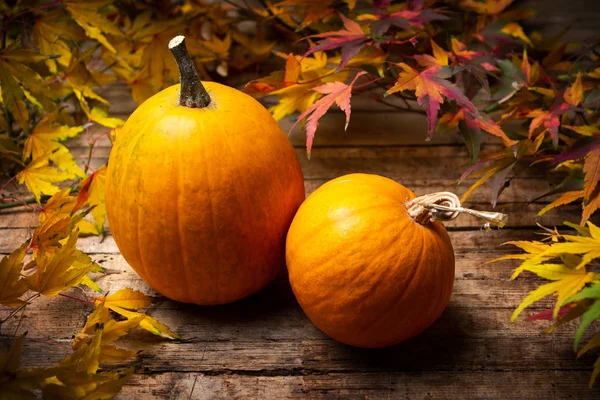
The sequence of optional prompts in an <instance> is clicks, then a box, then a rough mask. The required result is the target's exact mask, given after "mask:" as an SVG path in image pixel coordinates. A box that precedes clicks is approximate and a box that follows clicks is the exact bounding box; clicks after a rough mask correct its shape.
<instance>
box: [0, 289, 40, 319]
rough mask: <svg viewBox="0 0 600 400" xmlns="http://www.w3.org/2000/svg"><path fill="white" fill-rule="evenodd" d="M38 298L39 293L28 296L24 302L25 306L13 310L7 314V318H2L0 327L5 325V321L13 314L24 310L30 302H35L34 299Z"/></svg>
mask: <svg viewBox="0 0 600 400" xmlns="http://www.w3.org/2000/svg"><path fill="white" fill-rule="evenodd" d="M40 296H41V294H40V293H36V294H34V295H32V296H30V297H29V298H28V299H27V300H25V302H26V304H23V305H22V306H20V307H18V308H15V309H14V310H13V311H11V313H10V314H8V316H7V317H6V318H4V319H3V320H2V321H0V325H2V324H3V323H5V322H6V321H8V320H9V319H10V318H12V317H13V316H14V315H15V314H17V313H18V312H19V311H21V310H22V309H24V308H25V307H27V306H28V305H29V302H30V301H32V300H35V299H37V298H38V297H40Z"/></svg>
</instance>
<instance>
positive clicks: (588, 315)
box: [574, 301, 600, 349]
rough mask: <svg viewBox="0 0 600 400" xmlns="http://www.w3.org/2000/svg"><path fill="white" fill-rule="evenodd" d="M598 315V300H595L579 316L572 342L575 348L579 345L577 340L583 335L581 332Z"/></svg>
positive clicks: (599, 307) (599, 302)
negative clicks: (579, 319) (579, 320)
mask: <svg viewBox="0 0 600 400" xmlns="http://www.w3.org/2000/svg"><path fill="white" fill-rule="evenodd" d="M599 317H600V301H596V302H594V304H592V306H591V307H590V308H589V309H588V310H587V311H586V312H585V314H583V316H582V317H581V323H580V324H579V327H578V328H577V332H576V333H575V343H574V346H575V349H577V347H579V342H580V341H581V336H583V333H584V332H585V330H586V328H587V327H588V326H590V324H591V323H592V322H594V320H596V319H597V318H599Z"/></svg>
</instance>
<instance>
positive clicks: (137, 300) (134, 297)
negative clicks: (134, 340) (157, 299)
mask: <svg viewBox="0 0 600 400" xmlns="http://www.w3.org/2000/svg"><path fill="white" fill-rule="evenodd" d="M150 303H151V300H150V298H149V297H148V296H146V295H144V294H143V293H141V292H138V291H136V290H132V289H129V288H125V289H121V290H119V291H117V292H115V293H114V294H112V295H110V296H106V297H104V298H101V299H96V304H97V306H96V307H104V306H106V308H109V309H111V310H112V311H114V312H116V313H118V314H120V315H122V316H124V317H125V318H127V320H128V321H130V323H132V324H139V326H140V327H141V328H143V329H145V330H147V331H149V332H152V333H153V334H155V335H159V336H162V337H166V338H170V339H179V335H177V334H176V333H175V332H173V331H171V329H170V328H169V327H168V326H166V325H165V324H163V323H161V322H159V321H157V320H156V319H154V318H152V317H150V316H148V315H145V314H142V313H138V312H134V311H130V310H138V309H140V308H144V307H148V306H149V305H150ZM132 326H133V325H132Z"/></svg>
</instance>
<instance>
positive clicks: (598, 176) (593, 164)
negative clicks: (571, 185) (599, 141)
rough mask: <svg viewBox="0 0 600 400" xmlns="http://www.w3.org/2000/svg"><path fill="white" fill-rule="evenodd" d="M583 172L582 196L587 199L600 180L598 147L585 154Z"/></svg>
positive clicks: (599, 149)
mask: <svg viewBox="0 0 600 400" xmlns="http://www.w3.org/2000/svg"><path fill="white" fill-rule="evenodd" d="M583 172H584V173H585V181H584V189H583V197H584V199H586V200H588V199H590V198H591V196H592V194H593V193H594V191H595V189H596V187H597V186H598V181H599V180H600V148H596V149H594V150H592V151H590V152H589V153H588V154H587V155H586V156H585V162H584V164H583Z"/></svg>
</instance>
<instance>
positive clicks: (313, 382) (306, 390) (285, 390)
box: [119, 370, 597, 400]
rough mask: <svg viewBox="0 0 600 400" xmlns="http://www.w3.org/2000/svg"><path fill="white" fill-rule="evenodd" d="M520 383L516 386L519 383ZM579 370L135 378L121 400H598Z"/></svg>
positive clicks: (158, 375)
mask: <svg viewBox="0 0 600 400" xmlns="http://www.w3.org/2000/svg"><path fill="white" fill-rule="evenodd" d="M517 382H518V384H517ZM586 384H587V381H586V380H585V377H584V376H583V374H582V373H581V371H552V370H549V371H479V372H476V373H464V372H437V373H435V374H431V373H426V372H402V373H395V372H382V373H343V374H340V373H331V374H325V375H322V374H304V375H303V374H300V373H298V374H296V375H287V376H261V375H258V376H256V375H239V374H228V373H225V374H222V375H212V374H206V373H195V372H186V373H161V374H152V375H146V374H140V375H136V376H134V379H133V380H132V382H130V383H129V385H128V386H126V387H125V388H124V390H123V393H122V394H121V395H120V396H119V398H120V399H128V398H144V399H164V398H186V399H187V398H190V399H194V400H204V399H207V400H208V399H281V400H287V399H307V398H308V399H315V400H331V399H348V400H354V399H363V400H364V399H398V400H414V399H430V400H441V399H457V398H461V399H464V398H474V399H490V400H492V399H498V400H506V399H544V400H546V399H567V398H576V399H581V400H586V399H590V400H591V399H596V398H597V397H596V396H597V393H596V392H594V391H586V390H581V387H583V386H585V385H586Z"/></svg>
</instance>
